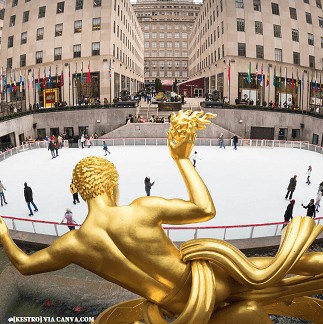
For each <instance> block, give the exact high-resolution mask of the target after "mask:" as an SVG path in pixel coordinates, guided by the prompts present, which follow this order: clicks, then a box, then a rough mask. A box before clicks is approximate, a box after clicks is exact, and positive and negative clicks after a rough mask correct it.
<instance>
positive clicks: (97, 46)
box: [92, 42, 100, 56]
mask: <svg viewBox="0 0 323 324" xmlns="http://www.w3.org/2000/svg"><path fill="white" fill-rule="evenodd" d="M95 55H100V43H99V42H94V43H92V56H95Z"/></svg>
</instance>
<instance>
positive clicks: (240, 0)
mask: <svg viewBox="0 0 323 324" xmlns="http://www.w3.org/2000/svg"><path fill="white" fill-rule="evenodd" d="M315 2H316V6H317V7H318V8H320V9H322V2H321V0H315ZM304 3H308V4H309V0H304ZM236 8H244V0H236ZM253 9H254V10H255V11H261V1H260V0H253ZM271 11H272V14H273V15H279V4H278V3H274V2H272V3H271Z"/></svg>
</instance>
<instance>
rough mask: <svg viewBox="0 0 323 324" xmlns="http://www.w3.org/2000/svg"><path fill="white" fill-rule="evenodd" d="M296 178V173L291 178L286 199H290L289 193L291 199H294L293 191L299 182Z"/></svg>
mask: <svg viewBox="0 0 323 324" xmlns="http://www.w3.org/2000/svg"><path fill="white" fill-rule="evenodd" d="M296 178H297V175H294V176H293V177H292V178H290V180H289V185H288V187H287V194H286V196H285V199H288V194H289V200H291V199H292V197H293V193H294V191H295V188H296V184H297V180H296Z"/></svg>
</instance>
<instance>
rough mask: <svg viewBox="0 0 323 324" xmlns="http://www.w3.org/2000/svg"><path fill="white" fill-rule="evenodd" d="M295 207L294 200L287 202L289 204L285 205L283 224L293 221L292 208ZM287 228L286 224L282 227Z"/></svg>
mask: <svg viewBox="0 0 323 324" xmlns="http://www.w3.org/2000/svg"><path fill="white" fill-rule="evenodd" d="M294 205H295V200H294V199H292V200H290V201H289V204H288V205H287V208H286V211H285V214H284V222H289V221H290V220H291V219H293V208H294ZM285 226H287V224H284V225H283V228H284V227H285Z"/></svg>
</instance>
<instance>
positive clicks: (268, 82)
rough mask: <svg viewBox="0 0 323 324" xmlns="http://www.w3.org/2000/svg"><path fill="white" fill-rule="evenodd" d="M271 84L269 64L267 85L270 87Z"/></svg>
mask: <svg viewBox="0 0 323 324" xmlns="http://www.w3.org/2000/svg"><path fill="white" fill-rule="evenodd" d="M269 84H270V67H269V64H268V68H267V80H266V87H268V86H269Z"/></svg>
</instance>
